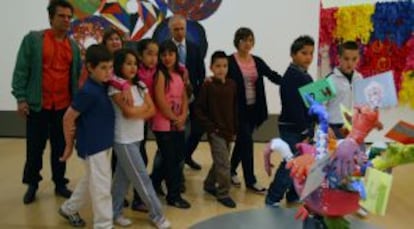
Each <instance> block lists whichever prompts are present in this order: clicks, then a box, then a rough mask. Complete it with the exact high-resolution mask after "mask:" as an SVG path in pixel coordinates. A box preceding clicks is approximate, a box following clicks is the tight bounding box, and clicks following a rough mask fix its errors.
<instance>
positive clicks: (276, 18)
mask: <svg viewBox="0 0 414 229" xmlns="http://www.w3.org/2000/svg"><path fill="white" fill-rule="evenodd" d="M48 1H49V0H36V1H33V0H2V7H1V8H0V28H2V36H0V39H1V40H0V50H1V55H0V111H10V110H15V109H16V105H15V100H14V98H13V97H12V95H11V94H10V91H11V86H10V85H11V77H12V71H13V67H14V62H15V58H16V53H17V49H18V47H19V44H20V41H21V39H22V38H23V36H24V35H25V34H26V33H27V32H28V31H29V30H31V29H34V30H38V29H42V28H46V27H48V19H47V11H46V7H47V3H48ZM375 2H377V1H375V0H323V5H324V7H334V6H344V5H350V4H362V3H375ZM201 24H202V25H203V26H204V28H205V30H206V33H207V39H208V41H209V49H208V53H207V58H206V66H207V67H208V66H209V56H210V55H211V53H212V52H214V51H215V50H218V49H222V50H224V51H226V52H227V53H228V54H230V53H232V52H234V51H235V48H234V47H233V36H234V32H235V31H236V29H237V28H239V27H241V26H247V27H250V28H252V29H253V31H254V33H255V36H256V45H255V47H254V50H253V53H254V54H256V55H258V56H260V57H262V58H263V59H264V60H265V61H266V62H267V64H268V65H269V66H271V67H272V68H273V69H274V70H276V71H278V72H279V73H281V74H283V73H284V71H285V69H286V67H287V66H288V64H289V62H290V57H289V47H290V44H291V43H292V41H293V40H294V39H295V38H296V37H298V36H299V35H303V34H308V35H311V36H312V37H314V38H315V41H317V40H318V30H319V29H318V28H319V1H318V0H283V1H269V0H255V1H251V0H223V2H222V4H221V6H220V7H219V9H218V10H217V12H216V13H215V14H213V15H212V16H211V17H210V18H208V19H206V20H203V21H201ZM315 48H317V47H315ZM314 57H315V59H314V63H313V64H312V66H311V68H310V73H311V74H312V75H313V76H314V78H316V72H317V71H316V62H317V61H316V58H317V55H316V52H315V56H314ZM265 86H266V94H267V102H268V107H269V112H270V113H271V114H278V113H279V112H280V99H279V89H278V87H277V86H275V85H273V84H271V83H270V81H266V85H265ZM381 116H382V118H381V120H382V121H383V122H384V127H385V128H384V130H383V131H382V132H375V133H373V134H372V135H371V136H370V138H369V140H370V141H372V140H377V139H380V140H384V138H383V137H382V136H383V135H384V133H385V132H386V131H387V130H388V129H389V128H390V127H392V125H394V123H395V122H396V121H397V120H399V119H402V120H406V121H409V122H412V123H414V110H412V109H408V108H404V107H400V108H394V109H389V110H385V111H382V113H381Z"/></svg>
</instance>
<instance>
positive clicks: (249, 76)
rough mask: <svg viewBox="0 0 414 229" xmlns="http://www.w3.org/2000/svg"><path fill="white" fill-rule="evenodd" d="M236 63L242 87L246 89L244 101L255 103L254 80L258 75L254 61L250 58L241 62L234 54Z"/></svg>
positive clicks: (249, 103)
mask: <svg viewBox="0 0 414 229" xmlns="http://www.w3.org/2000/svg"><path fill="white" fill-rule="evenodd" d="M234 57H235V59H236V61H237V64H238V65H239V68H240V70H241V72H242V74H243V80H244V88H245V89H246V103H247V105H252V104H255V103H256V81H257V78H258V77H259V74H258V73H257V68H256V62H254V59H253V58H251V61H248V62H242V61H240V58H239V56H238V55H237V54H235V55H234Z"/></svg>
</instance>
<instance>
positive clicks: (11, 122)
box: [0, 111, 279, 142]
mask: <svg viewBox="0 0 414 229" xmlns="http://www.w3.org/2000/svg"><path fill="white" fill-rule="evenodd" d="M278 117H279V116H278V115H275V114H271V115H269V119H268V120H267V121H266V122H264V123H263V124H262V126H261V127H260V128H259V129H257V130H256V131H255V132H254V135H253V140H254V141H255V142H267V141H269V139H271V138H274V137H277V136H279V132H278V130H277V120H278ZM0 123H2V126H3V127H2V128H0V137H16V138H19V137H25V136H26V125H25V120H24V119H23V118H22V117H20V116H19V115H18V113H17V112H16V111H0ZM149 139H154V136H153V135H152V134H150V136H149ZM203 139H204V140H205V137H204V138H203Z"/></svg>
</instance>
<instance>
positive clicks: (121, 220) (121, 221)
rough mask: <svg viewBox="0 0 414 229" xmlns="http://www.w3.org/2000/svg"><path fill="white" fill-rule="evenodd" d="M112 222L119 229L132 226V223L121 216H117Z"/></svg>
mask: <svg viewBox="0 0 414 229" xmlns="http://www.w3.org/2000/svg"><path fill="white" fill-rule="evenodd" d="M114 221H115V223H116V224H117V225H119V226H121V227H129V226H131V225H132V221H131V220H130V219H128V218H125V217H124V216H123V215H120V216H118V217H117V218H116V219H115V220H114Z"/></svg>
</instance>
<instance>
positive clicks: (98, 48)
mask: <svg viewBox="0 0 414 229" xmlns="http://www.w3.org/2000/svg"><path fill="white" fill-rule="evenodd" d="M112 59H113V56H112V54H111V53H110V52H109V51H108V49H107V48H106V47H105V46H104V45H102V44H95V45H91V46H89V47H88V49H86V55H85V63H86V64H90V65H91V67H92V68H95V67H96V66H98V64H99V63H101V62H107V61H111V60H112Z"/></svg>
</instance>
